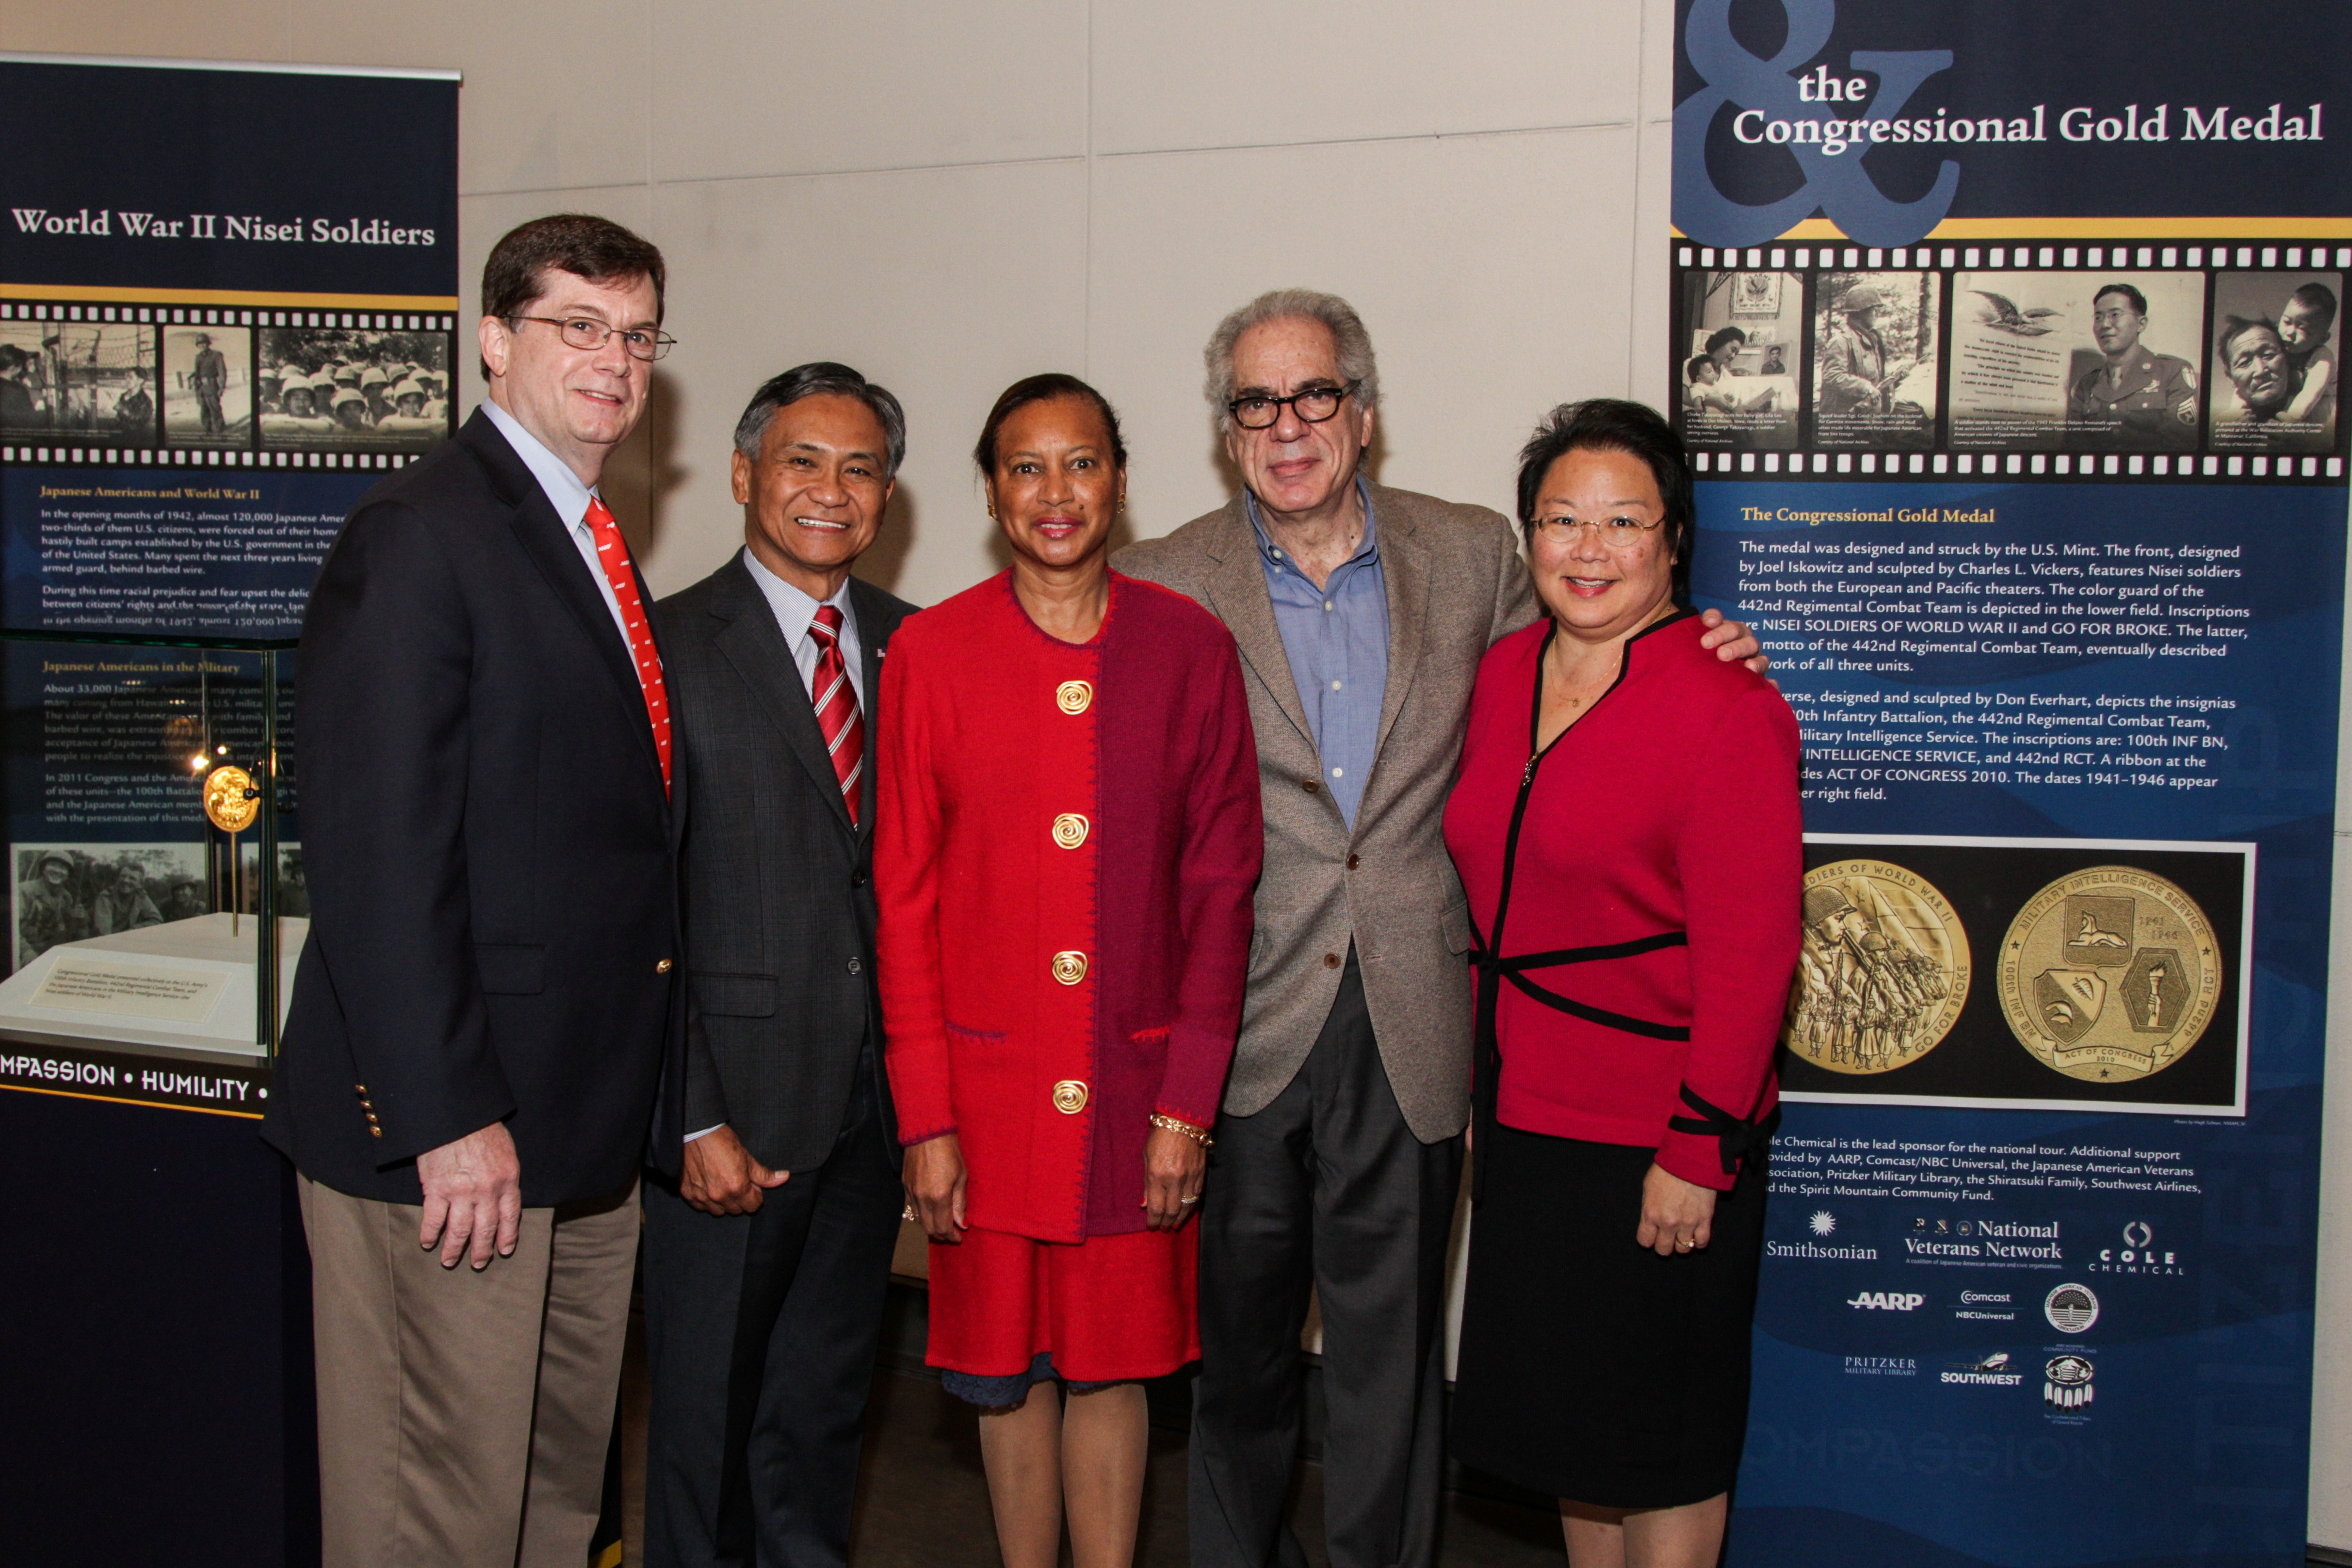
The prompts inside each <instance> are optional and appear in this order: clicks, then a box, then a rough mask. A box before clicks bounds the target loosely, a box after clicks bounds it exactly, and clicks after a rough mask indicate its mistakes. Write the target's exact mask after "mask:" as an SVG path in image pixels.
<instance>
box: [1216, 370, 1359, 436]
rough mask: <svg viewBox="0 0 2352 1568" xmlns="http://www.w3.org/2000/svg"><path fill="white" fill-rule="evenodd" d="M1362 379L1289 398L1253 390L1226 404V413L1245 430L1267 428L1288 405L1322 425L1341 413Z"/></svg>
mask: <svg viewBox="0 0 2352 1568" xmlns="http://www.w3.org/2000/svg"><path fill="white" fill-rule="evenodd" d="M1361 385H1363V383H1362V382H1349V383H1348V384H1347V385H1346V386H1343V387H1308V388H1307V390H1306V391H1304V392H1292V393H1291V394H1290V395H1289V396H1288V397H1268V396H1267V395H1266V394H1265V393H1264V392H1252V393H1250V394H1249V395H1247V396H1246V397H1237V398H1235V399H1234V401H1233V402H1229V403H1227V404H1225V412H1226V413H1230V414H1232V415H1233V416H1234V423H1235V424H1238V425H1240V426H1241V427H1242V428H1243V429H1244V430H1266V429H1270V428H1272V427H1273V426H1274V425H1275V424H1276V423H1279V422H1280V420H1281V418H1282V411H1283V409H1284V407H1285V406H1286V405H1287V406H1288V407H1289V409H1290V410H1291V412H1292V413H1296V414H1297V415H1298V417H1299V419H1300V421H1301V422H1302V423H1307V424H1320V423H1323V422H1324V421H1325V420H1327V419H1328V418H1330V417H1331V416H1332V415H1333V414H1335V413H1339V405H1340V404H1341V403H1342V402H1346V401H1347V399H1348V398H1349V395H1351V394H1352V393H1353V392H1355V390H1356V389H1357V388H1358V387H1360V386H1361Z"/></svg>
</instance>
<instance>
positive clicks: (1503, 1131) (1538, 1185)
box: [1454, 1121, 1765, 1509]
mask: <svg viewBox="0 0 2352 1568" xmlns="http://www.w3.org/2000/svg"><path fill="white" fill-rule="evenodd" d="M1478 1136H1479V1137H1480V1138H1481V1139H1482V1140H1489V1141H1488V1143H1487V1146H1486V1147H1485V1148H1482V1149H1481V1150H1480V1153H1481V1154H1483V1155H1485V1156H1486V1180H1485V1186H1484V1193H1483V1197H1481V1199H1480V1202H1479V1204H1478V1207H1477V1210H1476V1213H1475V1217H1474V1218H1473V1219H1472V1221H1471V1227H1470V1270H1469V1279H1468V1281H1467V1287H1466V1291H1465V1301H1464V1303H1463V1317H1462V1348H1461V1359H1460V1361H1459V1363H1458V1364H1457V1368H1456V1373H1455V1386H1454V1457H1455V1458H1458V1459H1460V1460H1461V1461H1462V1462H1463V1463H1464V1464H1465V1465H1470V1466H1474V1467H1475V1468H1476V1469H1482V1470H1485V1471H1486V1472H1487V1473H1488V1474H1489V1475H1494V1476H1498V1477H1500V1478H1501V1479H1504V1480H1507V1481H1510V1482H1512V1483H1514V1484H1515V1485H1517V1486H1522V1487H1525V1488H1527V1489H1528V1490H1532V1491H1538V1492H1542V1493H1545V1494H1547V1495H1549V1496H1551V1497H1559V1498H1567V1499H1569V1500H1572V1501H1576V1502H1582V1503H1589V1504H1591V1505H1593V1506H1594V1507H1598V1508H1636V1509H1639V1508H1675V1507H1679V1506H1680V1505H1682V1504H1684V1503H1692V1502H1700V1501H1703V1500H1706V1499H1707V1498H1711V1497H1714V1496H1716V1495H1717V1493H1720V1492H1725V1491H1728V1490H1731V1482H1732V1479H1733V1477H1734V1476H1735V1475H1736V1474H1737V1473H1738V1469H1739V1449H1740V1444H1741V1442H1742V1440H1743V1439H1744V1438H1745V1437H1746V1435H1747V1429H1748V1333H1749V1329H1750V1326H1751V1324H1752V1323H1753V1322H1754V1321H1755V1316H1756V1276H1757V1270H1758V1266H1759V1263H1760V1262H1761V1260H1762V1258H1763V1253H1764V1185H1765V1184H1764V1170H1763V1166H1764V1160H1763V1158H1762V1157H1761V1156H1760V1155H1750V1156H1749V1157H1748V1159H1747V1160H1746V1161H1745V1162H1744V1163H1743V1168H1742V1170H1741V1172H1740V1176H1739V1180H1738V1185H1737V1186H1734V1187H1733V1188H1732V1190H1731V1191H1729V1192H1727V1193H1724V1194H1723V1195H1721V1197H1719V1198H1718V1199H1717V1203H1716V1207H1715V1223H1714V1233H1713V1238H1712V1239H1711V1240H1710V1242H1709V1244H1708V1245H1707V1246H1706V1249H1703V1250H1699V1251H1693V1252H1686V1253H1680V1254H1677V1255H1675V1256H1673V1257H1667V1258H1661V1257H1659V1256H1658V1255H1657V1254H1656V1253H1655V1252H1654V1251H1651V1250H1650V1249H1647V1248H1644V1247H1641V1246H1638V1245H1636V1243H1635V1242H1634V1240H1633V1233H1634V1231H1635V1230H1636V1229H1637V1228H1639V1227H1640V1225H1641V1222H1642V1181H1643V1177H1644V1176H1646V1175H1647V1174H1648V1172H1649V1169H1650V1166H1651V1163H1652V1160H1653V1159H1654V1156H1655V1154H1656V1151H1655V1150H1653V1149H1645V1148H1638V1147H1633V1146H1628V1145H1617V1144H1588V1143H1583V1142H1580V1141H1578V1140H1576V1139H1572V1138H1554V1137H1548V1136H1545V1135H1543V1134H1538V1133H1525V1132H1520V1131H1517V1129H1514V1128H1510V1127H1506V1126H1502V1125H1501V1124H1497V1123H1495V1122H1493V1121H1486V1122H1484V1123H1482V1124H1481V1125H1480V1126H1479V1129H1478Z"/></svg>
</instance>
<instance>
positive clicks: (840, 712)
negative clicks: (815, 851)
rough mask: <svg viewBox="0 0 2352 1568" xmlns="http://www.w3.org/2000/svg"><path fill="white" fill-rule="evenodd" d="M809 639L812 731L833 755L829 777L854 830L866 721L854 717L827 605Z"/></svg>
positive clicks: (833, 616)
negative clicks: (820, 734) (811, 642)
mask: <svg viewBox="0 0 2352 1568" xmlns="http://www.w3.org/2000/svg"><path fill="white" fill-rule="evenodd" d="M809 635H810V636H812V637H814V638H815V639H816V675H815V678H814V679H813V680H811V681H810V682H809V700H810V701H811V702H813V703H814V704H816V727H817V728H819V729H821V730H823V731H824V748H825V749H826V750H827V751H829V752H831V753H833V776H834V777H835V779H840V780H841V803H842V804H843V805H845V806H846V807H848V808H849V825H850V826H851V827H853V828H854V827H856V825H857V796H858V785H859V781H860V780H861V779H863V777H864V775H865V772H866V721H865V720H864V719H861V718H860V717H858V716H857V689H856V687H855V686H852V685H850V684H849V665H848V664H846V663H845V661H844V660H843V659H842V656H841V612H840V611H838V610H836V609H835V608H834V607H833V606H832V605H830V604H820V605H818V606H817V607H816V619H814V621H811V622H809Z"/></svg>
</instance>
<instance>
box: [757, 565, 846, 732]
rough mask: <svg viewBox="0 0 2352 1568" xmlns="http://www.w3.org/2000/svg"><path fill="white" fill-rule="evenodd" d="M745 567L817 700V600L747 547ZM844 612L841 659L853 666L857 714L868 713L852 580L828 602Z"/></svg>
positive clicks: (844, 583)
mask: <svg viewBox="0 0 2352 1568" xmlns="http://www.w3.org/2000/svg"><path fill="white" fill-rule="evenodd" d="M743 564H744V566H745V567H747V568H749V569H750V570H751V580H752V581H753V582H756V583H758V584H759V585H760V593H761V597H763V598H765V599H766V600H767V601H768V609H769V610H770V611H771V612H773V614H774V615H775V617H776V630H777V631H779V632H782V633H783V634H784V646H785V647H787V648H790V649H791V650H792V651H793V664H797V665H799V666H800V672H801V685H803V686H806V687H807V688H808V691H809V700H810V701H811V702H814V701H815V700H816V661H817V645H816V639H815V638H814V637H812V636H810V635H809V627H810V626H811V625H812V624H814V622H815V621H816V612H817V608H818V606H817V601H815V600H814V599H811V598H810V597H809V596H808V595H807V594H805V593H803V592H802V591H800V590H799V589H797V588H794V587H793V585H792V584H791V583H789V582H786V581H785V580H783V579H782V578H781V577H778V576H777V575H776V574H775V573H774V572H772V571H770V570H768V569H767V568H766V567H764V566H761V564H760V558H759V557H757V556H755V555H753V554H752V553H751V547H750V546H749V545H746V546H745V547H744V548H743ZM824 602H825V603H827V604H830V605H832V606H833V607H834V608H835V610H838V611H840V612H841V637H840V643H841V658H842V662H843V663H844V664H847V665H848V666H849V689H850V690H851V691H853V692H855V693H856V694H857V711H858V712H859V713H861V714H862V713H864V712H865V711H866V656H865V653H864V651H863V649H862V647H861V645H860V644H859V643H858V641H857V612H856V611H854V610H852V609H850V608H849V579H847V578H843V579H842V580H841V587H840V588H839V589H838V590H836V591H835V593H834V596H833V597H832V598H831V599H828V600H826V601H824Z"/></svg>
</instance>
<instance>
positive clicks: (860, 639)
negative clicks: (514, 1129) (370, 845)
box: [645, 363, 914, 1568]
mask: <svg viewBox="0 0 2352 1568" xmlns="http://www.w3.org/2000/svg"><path fill="white" fill-rule="evenodd" d="M905 451H906V418H905V415H904V414H903V413H901V412H900V410H899V407H898V399H896V398H894V397H892V396H891V395H890V394H889V393H888V392H885V391H884V390H883V389H882V388H880V387H877V386H876V385H874V384H873V383H872V382H868V381H866V378H865V377H863V376H861V375H859V374H858V373H857V372H856V371H853V370H851V369H850V368H849V367H848V366H846V365H836V364H828V363H818V364H809V365H802V366H800V367H799V368H797V369H795V370H791V371H785V372H784V373H783V374H782V375H780V376H778V377H776V378H775V379H774V380H772V381H771V382H768V383H767V384H766V385H765V386H763V387H761V389H760V390H759V392H758V393H757V394H756V395H755V396H753V398H752V399H751V405H750V406H749V407H748V408H746V409H745V410H744V411H743V417H742V419H741V421H740V423H738V424H737V425H736V428H735V456H734V481H735V499H736V500H737V501H738V502H739V503H740V504H741V505H742V507H743V519H744V528H743V532H744V541H745V543H744V549H743V550H742V551H741V552H740V554H739V555H737V556H736V557H735V558H734V559H731V560H730V561H729V562H728V563H727V564H726V565H725V566H723V567H720V568H719V570H717V571H715V572H713V573H712V574H711V575H710V576H709V577H707V578H705V579H704V580H702V581H700V582H698V583H697V584H695V585H694V586H693V587H692V588H689V589H688V590H686V591H684V592H683V593H678V594H675V595H673V596H672V597H670V598H668V599H666V600H664V601H661V603H660V605H659V606H658V607H657V619H658V621H659V623H660V626H661V630H662V633H663V645H664V648H665V649H666V650H667V654H668V658H667V663H666V664H665V666H664V667H665V670H666V671H667V674H668V676H669V681H670V701H671V706H672V709H673V711H674V712H675V713H676V715H677V725H678V729H677V735H678V743H679V745H681V746H682V747H684V748H685V751H686V753H687V756H688V758H689V763H690V766H691V767H692V768H694V769H695V774H694V778H695V781H696V800H695V808H696V815H695V821H694V823H693V827H692V830H691V831H690V832H689V834H688V839H687V841H686V846H685V852H684V858H683V861H682V862H681V863H682V871H683V880H684V883H685V906H686V951H687V955H688V958H687V962H688V973H687V985H688V998H690V1006H689V1009H688V1017H687V1062H686V1089H685V1101H686V1115H685V1120H684V1122H683V1123H682V1124H681V1127H680V1130H681V1131H683V1133H684V1134H686V1143H685V1147H684V1149H683V1151H681V1152H680V1155H679V1157H678V1158H677V1159H676V1160H675V1161H674V1162H673V1164H674V1166H675V1168H678V1169H680V1170H681V1173H682V1174H681V1177H680V1179H679V1181H678V1182H677V1184H676V1185H675V1186H670V1185H667V1184H666V1183H662V1182H658V1181H652V1180H649V1181H648V1182H647V1183H646V1197H645V1204H646V1343H647V1348H648V1350H649V1352H650V1354H651V1360H652V1372H653V1410H652V1416H651V1419H650V1422H649V1424H648V1430H647V1434H646V1562H647V1563H650V1564H654V1565H656V1568H708V1565H710V1564H718V1563H728V1564H745V1565H749V1564H751V1563H758V1564H760V1568H820V1565H823V1568H837V1565H838V1564H840V1563H844V1562H845V1561H846V1560H847V1556H848V1550H849V1519H850V1502H851V1499H852V1497H853V1496H854V1495H855V1493H856V1489H857V1458H858V1448H859V1446H860V1442H861V1438H862V1434H863V1429H864V1422H865V1413H866V1390H867V1387H868V1386H869V1385H870V1384H871V1382H872V1380H873V1375H874V1356H875V1350H876V1342H877V1337H878V1336H879V1334H880V1333H881V1320H882V1301H883V1291H884V1289H885V1287H886V1285H887V1282H888V1280H889V1272H890V1254H891V1249H892V1247H893V1245H894V1244H895V1242H896V1240H897V1237H898V1211H899V1209H900V1207H901V1206H902V1204H903V1202H904V1194H903V1193H902V1191H901V1189H900V1186H899V1183H898V1134H897V1128H896V1125H895V1124H894V1122H893V1120H892V1117H891V1113H890V1096H889V1091H888V1089H887V1086H886V1085H885V1084H884V1082H883V1081H882V1077H881V1071H880V1059H881V1048H882V1030H881V1022H880V1006H879V1002H878V999H877V995H876V992H875V989H874V922H875V908H874V890H873V888H872V886H871V885H870V883H871V875H872V863H873V850H872V822H873V820H874V810H873V802H874V788H873V783H874V781H873V775H872V771H871V768H870V759H871V758H873V757H874V756H875V755H876V749H877V748H876V744H875V725H876V723H877V721H878V719H879V717H880V716H878V715H877V714H876V713H875V711H874V706H873V705H874V700H875V698H876V697H877V696H878V695H880V693H881V689H882V675H881V671H882V653H883V648H884V645H885V644H886V643H887V642H888V641H889V637H890V633H891V632H893V631H894V630H895V629H896V628H897V626H898V622H899V621H900V620H901V619H902V618H904V617H905V616H907V615H908V614H909V613H911V612H913V609H914V607H913V606H912V605H910V604H908V603H906V602H904V601H901V600H898V599H894V598H892V597H891V596H890V595H889V594H887V593H885V592H883V591H881V590H880V589H877V588H875V587H872V586H870V585H868V584H866V583H865V582H861V581H859V580H856V579H855V578H853V577H851V576H850V575H849V569H850V566H851V564H852V563H853V562H855V561H856V559H857V557H858V556H859V555H860V554H861V553H863V552H864V550H865V549H866V547H867V546H868V545H871V544H872V543H873V542H874V539H875V537H876V535H877V533H878V532H879V531H880V529H881V526H882V514H883V511H884V508H885V507H887V505H888V502H889V498H890V491H891V487H892V485H893V483H894V480H893V477H892V476H894V475H895V474H896V473H897V472H898V463H899V459H900V458H901V457H902V456H903V455H905ZM673 1135H675V1134H673Z"/></svg>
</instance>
